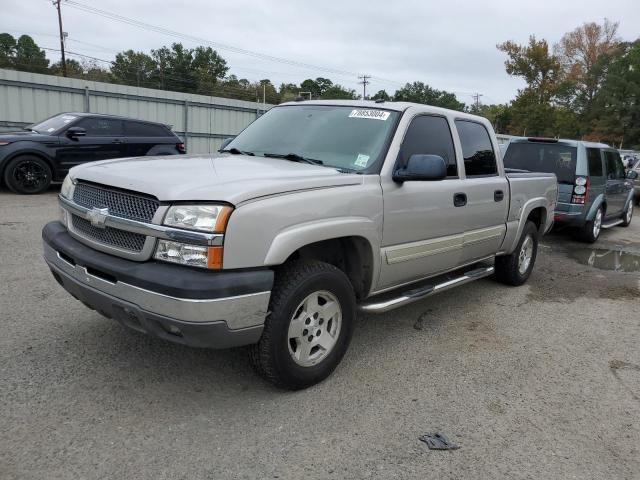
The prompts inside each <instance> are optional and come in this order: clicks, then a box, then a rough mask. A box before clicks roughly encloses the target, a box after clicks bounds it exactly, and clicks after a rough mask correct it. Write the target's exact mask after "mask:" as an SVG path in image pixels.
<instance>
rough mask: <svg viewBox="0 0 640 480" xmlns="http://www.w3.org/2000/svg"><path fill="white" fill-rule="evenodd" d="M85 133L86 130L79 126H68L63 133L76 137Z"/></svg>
mask: <svg viewBox="0 0 640 480" xmlns="http://www.w3.org/2000/svg"><path fill="white" fill-rule="evenodd" d="M86 134H87V131H86V130H85V129H84V128H81V127H70V128H68V129H67V132H66V133H65V135H66V136H67V137H69V138H78V137H84V136H85V135H86Z"/></svg>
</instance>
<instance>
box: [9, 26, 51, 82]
mask: <svg viewBox="0 0 640 480" xmlns="http://www.w3.org/2000/svg"><path fill="white" fill-rule="evenodd" d="M13 65H14V66H15V67H16V68H17V69H19V70H22V71H24V72H34V73H47V69H48V68H49V60H48V59H47V57H46V55H45V53H44V50H42V49H40V47H38V44H37V43H36V42H35V41H34V40H33V38H31V37H30V36H29V35H22V36H20V38H18V41H17V42H16V48H15V55H14V59H13Z"/></svg>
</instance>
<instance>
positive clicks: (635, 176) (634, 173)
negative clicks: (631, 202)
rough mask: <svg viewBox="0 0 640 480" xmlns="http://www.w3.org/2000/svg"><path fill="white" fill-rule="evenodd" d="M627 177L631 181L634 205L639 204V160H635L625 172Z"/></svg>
mask: <svg viewBox="0 0 640 480" xmlns="http://www.w3.org/2000/svg"><path fill="white" fill-rule="evenodd" d="M627 178H628V179H629V180H630V181H631V182H633V192H634V196H635V200H636V205H640V160H637V161H636V163H634V164H633V165H632V166H631V169H630V170H629V171H628V172H627Z"/></svg>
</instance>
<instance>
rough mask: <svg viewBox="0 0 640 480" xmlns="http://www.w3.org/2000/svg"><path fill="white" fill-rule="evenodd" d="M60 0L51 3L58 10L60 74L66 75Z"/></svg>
mask: <svg viewBox="0 0 640 480" xmlns="http://www.w3.org/2000/svg"><path fill="white" fill-rule="evenodd" d="M61 1H62V0H53V5H54V6H55V7H56V9H57V10H58V27H59V29H60V52H61V53H62V76H63V77H66V76H67V61H66V59H65V58H64V32H63V31H62V12H61V11H60V2H61Z"/></svg>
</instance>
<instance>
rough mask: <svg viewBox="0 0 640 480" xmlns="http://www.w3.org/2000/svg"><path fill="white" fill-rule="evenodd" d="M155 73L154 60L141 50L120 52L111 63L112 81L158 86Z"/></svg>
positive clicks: (140, 85) (141, 85)
mask: <svg viewBox="0 0 640 480" xmlns="http://www.w3.org/2000/svg"><path fill="white" fill-rule="evenodd" d="M156 75H157V67H156V62H155V61H154V59H153V58H151V57H150V56H149V55H147V54H146V53H143V52H134V51H133V50H127V51H125V52H120V53H118V54H117V55H116V58H115V61H114V62H113V63H112V64H111V76H112V77H113V81H115V82H116V83H121V84H123V85H134V86H138V87H150V86H157V87H158V86H160V85H157V79H156ZM154 84H155V85H154Z"/></svg>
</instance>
